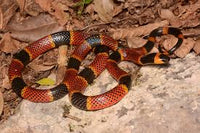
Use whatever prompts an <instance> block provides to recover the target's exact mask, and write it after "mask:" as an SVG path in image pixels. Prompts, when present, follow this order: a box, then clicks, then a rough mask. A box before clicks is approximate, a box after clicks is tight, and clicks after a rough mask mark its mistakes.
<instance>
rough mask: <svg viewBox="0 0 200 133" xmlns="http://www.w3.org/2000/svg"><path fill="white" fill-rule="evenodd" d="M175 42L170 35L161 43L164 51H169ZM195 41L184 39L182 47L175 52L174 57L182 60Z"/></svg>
mask: <svg viewBox="0 0 200 133" xmlns="http://www.w3.org/2000/svg"><path fill="white" fill-rule="evenodd" d="M176 42H177V38H175V37H173V36H171V35H170V37H169V39H167V40H165V41H164V42H163V46H164V48H165V49H166V50H169V49H171V48H172V47H173V46H174V45H175V44H176ZM194 44H195V41H194V40H193V39H192V38H187V39H184V41H183V43H182V45H181V46H180V47H179V48H178V49H177V50H176V51H175V53H174V54H175V55H176V56H178V57H180V58H183V57H185V56H186V55H187V54H188V53H189V52H190V51H191V50H192V48H193V47H194Z"/></svg>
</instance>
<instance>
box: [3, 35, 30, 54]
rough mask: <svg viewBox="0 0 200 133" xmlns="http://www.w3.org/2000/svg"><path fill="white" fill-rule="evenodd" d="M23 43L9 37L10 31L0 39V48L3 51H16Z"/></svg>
mask: <svg viewBox="0 0 200 133" xmlns="http://www.w3.org/2000/svg"><path fill="white" fill-rule="evenodd" d="M25 45H26V44H25V43H20V42H19V41H17V40H15V39H13V38H11V35H10V33H5V34H4V35H3V38H2V39H1V41H0V50H1V51H3V52H5V53H16V52H17V51H18V50H19V49H21V48H22V47H24V46H25Z"/></svg>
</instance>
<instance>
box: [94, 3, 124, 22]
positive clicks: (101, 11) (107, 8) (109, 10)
mask: <svg viewBox="0 0 200 133" xmlns="http://www.w3.org/2000/svg"><path fill="white" fill-rule="evenodd" d="M94 10H95V11H96V12H97V14H98V15H99V17H100V19H101V20H102V21H104V22H110V21H111V20H112V18H113V16H115V15H117V14H118V13H119V12H121V11H122V6H117V5H116V4H115V3H114V2H113V1H112V0H94Z"/></svg>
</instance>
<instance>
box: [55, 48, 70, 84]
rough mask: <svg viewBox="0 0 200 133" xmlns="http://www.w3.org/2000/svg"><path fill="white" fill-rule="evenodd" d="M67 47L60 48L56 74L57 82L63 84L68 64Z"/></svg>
mask: <svg viewBox="0 0 200 133" xmlns="http://www.w3.org/2000/svg"><path fill="white" fill-rule="evenodd" d="M67 51H68V50H67V46H60V47H59V48H58V60H57V63H58V68H57V74H56V82H57V83H58V82H61V81H62V80H63V78H64V76H65V71H66V67H65V66H66V63H67Z"/></svg>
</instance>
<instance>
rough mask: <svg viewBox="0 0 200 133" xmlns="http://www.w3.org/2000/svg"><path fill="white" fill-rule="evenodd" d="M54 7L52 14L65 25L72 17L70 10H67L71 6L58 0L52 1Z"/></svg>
mask: <svg viewBox="0 0 200 133" xmlns="http://www.w3.org/2000/svg"><path fill="white" fill-rule="evenodd" d="M52 7H53V9H54V12H53V13H51V14H52V15H54V16H55V18H56V19H57V21H58V23H59V24H60V25H62V26H64V25H65V24H66V23H67V22H68V21H69V18H70V14H69V12H67V11H68V10H69V7H68V6H67V5H65V4H63V3H61V2H57V1H53V2H52Z"/></svg>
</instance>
